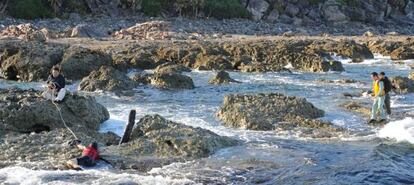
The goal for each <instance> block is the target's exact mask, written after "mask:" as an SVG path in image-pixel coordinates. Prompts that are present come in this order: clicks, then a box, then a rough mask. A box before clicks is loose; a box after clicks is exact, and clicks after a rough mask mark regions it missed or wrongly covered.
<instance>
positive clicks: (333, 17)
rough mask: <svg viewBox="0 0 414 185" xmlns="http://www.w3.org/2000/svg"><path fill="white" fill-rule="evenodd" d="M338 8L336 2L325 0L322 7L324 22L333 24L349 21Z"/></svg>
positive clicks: (334, 0)
mask: <svg viewBox="0 0 414 185" xmlns="http://www.w3.org/2000/svg"><path fill="white" fill-rule="evenodd" d="M340 6H341V5H340V4H339V3H338V1H336V0H327V1H326V2H325V3H324V5H323V7H322V11H323V17H324V18H325V20H326V21H328V22H334V23H341V22H347V21H349V18H348V17H347V16H346V15H345V14H344V13H343V12H342V10H341V7H340Z"/></svg>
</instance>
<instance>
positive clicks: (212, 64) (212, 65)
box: [194, 54, 233, 70]
mask: <svg viewBox="0 0 414 185" xmlns="http://www.w3.org/2000/svg"><path fill="white" fill-rule="evenodd" d="M194 68H196V69H199V70H226V69H229V70H231V69H233V65H232V64H231V62H230V61H229V60H228V59H227V57H225V56H220V55H203V54H199V55H198V56H197V58H196V62H195V64H194Z"/></svg>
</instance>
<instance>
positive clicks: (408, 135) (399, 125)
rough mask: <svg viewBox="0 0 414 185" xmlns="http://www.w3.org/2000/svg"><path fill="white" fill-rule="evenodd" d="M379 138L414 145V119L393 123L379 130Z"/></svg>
mask: <svg viewBox="0 0 414 185" xmlns="http://www.w3.org/2000/svg"><path fill="white" fill-rule="evenodd" d="M378 137H380V138H390V139H395V140H396V141H397V142H402V141H407V142H410V143H414V119H413V118H405V119H403V120H399V121H392V122H390V123H388V124H387V125H385V126H384V127H383V128H382V129H381V130H379V132H378Z"/></svg>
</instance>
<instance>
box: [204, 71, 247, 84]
mask: <svg viewBox="0 0 414 185" xmlns="http://www.w3.org/2000/svg"><path fill="white" fill-rule="evenodd" d="M230 82H234V83H240V82H238V81H236V80H234V79H232V78H230V75H229V73H227V72H226V71H219V72H218V73H217V74H216V75H215V76H214V77H213V78H211V79H210V80H209V81H208V83H209V84H215V85H218V84H229V83H230Z"/></svg>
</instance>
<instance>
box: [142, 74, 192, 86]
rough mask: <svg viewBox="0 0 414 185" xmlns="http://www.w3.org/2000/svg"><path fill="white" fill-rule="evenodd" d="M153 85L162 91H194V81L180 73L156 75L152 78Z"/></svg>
mask: <svg viewBox="0 0 414 185" xmlns="http://www.w3.org/2000/svg"><path fill="white" fill-rule="evenodd" d="M150 80H151V85H153V86H154V87H157V88H160V89H169V90H175V89H194V82H193V80H192V79H191V78H190V77H188V76H185V75H181V74H178V73H161V74H155V75H153V76H152V77H151V78H150Z"/></svg>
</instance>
